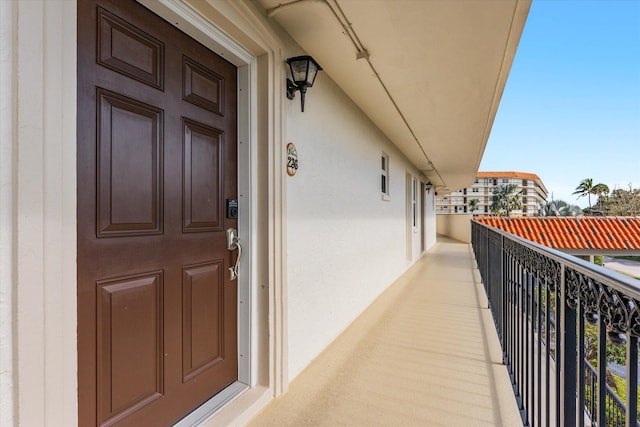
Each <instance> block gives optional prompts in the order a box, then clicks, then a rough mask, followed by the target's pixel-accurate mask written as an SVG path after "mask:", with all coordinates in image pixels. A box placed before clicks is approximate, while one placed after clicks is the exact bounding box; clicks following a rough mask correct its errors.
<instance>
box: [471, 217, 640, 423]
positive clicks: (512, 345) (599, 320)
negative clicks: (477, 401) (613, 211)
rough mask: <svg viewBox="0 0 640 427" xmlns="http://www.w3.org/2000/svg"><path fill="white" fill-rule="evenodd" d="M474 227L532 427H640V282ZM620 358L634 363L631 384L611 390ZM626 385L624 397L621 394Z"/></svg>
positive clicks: (629, 369) (506, 354)
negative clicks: (614, 363) (613, 363)
mask: <svg viewBox="0 0 640 427" xmlns="http://www.w3.org/2000/svg"><path fill="white" fill-rule="evenodd" d="M471 227H472V247H473V251H474V253H475V257H476V262H477V265H478V269H479V271H480V276H481V278H482V282H483V285H484V288H485V291H486V293H487V298H488V301H489V308H490V309H491V312H492V314H493V319H494V322H495V325H496V329H497V331H498V336H499V338H500V343H501V345H502V350H503V361H504V363H505V365H506V366H507V368H508V371H509V375H510V376H511V381H512V383H513V389H514V393H515V396H516V401H517V403H518V405H519V407H520V411H521V415H522V421H523V424H524V425H527V426H545V427H546V426H562V427H566V426H585V425H588V426H589V425H590V426H623V425H624V426H627V427H631V426H633V427H636V426H638V425H640V424H639V423H638V337H639V336H640V286H639V284H640V282H638V281H637V280H635V279H632V278H629V277H625V276H623V275H621V274H618V273H615V272H611V271H609V270H606V269H604V268H602V267H599V266H596V265H594V264H590V263H588V262H587V261H584V260H581V259H578V258H576V257H573V256H570V255H567V254H564V253H562V252H559V251H556V250H553V249H550V248H547V247H544V246H541V245H538V244H536V243H533V242H531V241H529V240H526V239H522V238H520V237H518V236H515V235H513V234H510V233H506V232H504V231H502V230H499V229H497V228H493V227H489V226H486V225H484V224H481V223H479V222H476V221H472V225H471ZM612 357H617V359H616V360H619V359H620V358H622V359H624V360H622V362H623V364H625V366H626V375H625V376H626V379H625V380H621V379H619V380H618V381H617V382H616V383H615V384H608V383H607V382H608V381H609V382H611V381H612V380H613V375H611V374H610V373H609V374H608V369H607V364H608V359H611V358H612ZM619 383H622V384H625V385H626V387H625V388H626V391H625V398H624V399H621V398H619V397H618V395H617V394H616V392H615V391H614V389H613V387H617V384H619ZM618 393H621V392H620V391H618Z"/></svg>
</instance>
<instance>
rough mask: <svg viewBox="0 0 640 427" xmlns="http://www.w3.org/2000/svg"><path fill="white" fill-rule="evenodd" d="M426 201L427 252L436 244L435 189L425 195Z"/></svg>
mask: <svg viewBox="0 0 640 427" xmlns="http://www.w3.org/2000/svg"><path fill="white" fill-rule="evenodd" d="M426 197H427V201H426V204H425V207H426V209H425V211H426V212H425V213H426V220H425V223H426V229H427V232H426V233H425V240H426V242H425V250H429V249H430V248H431V247H433V245H435V244H436V235H437V231H436V230H437V224H436V196H435V188H432V189H431V190H430V191H429V192H428V193H427V194H426Z"/></svg>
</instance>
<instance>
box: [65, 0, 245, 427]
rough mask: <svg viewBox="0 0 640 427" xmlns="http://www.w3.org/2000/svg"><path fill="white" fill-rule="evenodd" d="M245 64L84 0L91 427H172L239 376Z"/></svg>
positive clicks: (83, 227) (83, 206)
mask: <svg viewBox="0 0 640 427" xmlns="http://www.w3.org/2000/svg"><path fill="white" fill-rule="evenodd" d="M236 126H237V125H236V68H235V67H234V66H233V65H232V64H230V63H228V62H226V61H225V60H223V59H222V58H221V57H219V56H217V55H215V54H214V53H212V52H211V51H209V50H208V49H206V48H205V47H204V46H202V45H200V44H199V43H197V42H196V41H194V40H193V39H191V38H189V37H188V36H186V35H185V34H184V33H182V32H180V31H178V30H177V29H176V28H175V27H173V26H172V25H170V24H168V23H167V22H165V21H163V20H162V19H161V18H159V17H158V16H156V15H154V14H153V13H151V12H150V11H148V10H147V9H145V8H144V7H142V6H141V5H140V4H138V3H136V2H135V1H133V0H98V1H94V0H80V1H79V2H78V147H77V148H78V171H77V173H78V383H79V390H78V400H79V420H80V425H83V426H88V425H112V424H117V425H131V426H162V425H169V424H171V423H173V422H175V421H177V420H179V419H180V418H182V417H183V416H185V415H186V414H188V413H189V412H190V411H192V410H193V409H194V408H196V407H197V406H198V405H200V404H201V403H203V402H205V401H206V400H208V399H209V398H211V397H212V396H214V395H215V394H216V393H218V392H219V391H220V390H222V389H224V388H225V387H226V386H228V385H229V384H231V383H233V382H234V381H235V380H236V378H237V370H238V363H237V319H236V316H237V306H236V301H237V296H236V295H237V288H236V283H237V282H235V281H230V280H229V274H228V273H229V272H228V268H229V266H230V265H231V262H232V261H235V256H236V254H235V253H231V252H229V251H227V250H226V233H225V230H226V229H227V228H229V227H234V228H235V227H237V220H236V219H230V218H227V217H226V209H225V204H226V200H227V199H235V198H236V193H237V182H236V175H237V165H236V157H237V148H236Z"/></svg>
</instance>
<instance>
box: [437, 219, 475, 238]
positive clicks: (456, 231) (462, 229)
mask: <svg viewBox="0 0 640 427" xmlns="http://www.w3.org/2000/svg"><path fill="white" fill-rule="evenodd" d="M472 217H473V215H471V214H469V215H461V214H458V215H437V218H436V229H437V231H438V234H442V235H445V236H449V237H451V238H452V239H456V240H459V241H461V242H464V243H471V218H472Z"/></svg>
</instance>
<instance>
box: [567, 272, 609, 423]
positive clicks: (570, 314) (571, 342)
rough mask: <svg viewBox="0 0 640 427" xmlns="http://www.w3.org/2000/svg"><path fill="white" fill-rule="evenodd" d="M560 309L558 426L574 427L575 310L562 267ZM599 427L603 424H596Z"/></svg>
mask: <svg viewBox="0 0 640 427" xmlns="http://www.w3.org/2000/svg"><path fill="white" fill-rule="evenodd" d="M560 285H561V286H562V292H561V298H560V301H561V307H560V322H561V325H562V326H561V329H560V331H561V334H562V337H561V345H562V355H561V356H560V357H561V359H560V360H561V363H560V370H561V374H560V394H561V396H562V399H561V402H562V403H561V406H560V408H559V409H560V425H562V426H574V425H576V378H577V372H576V310H575V308H571V307H570V306H569V304H568V300H567V283H566V272H565V268H564V266H563V267H562V271H561V276H560ZM598 425H599V426H604V425H605V424H604V423H602V424H600V423H598Z"/></svg>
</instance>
